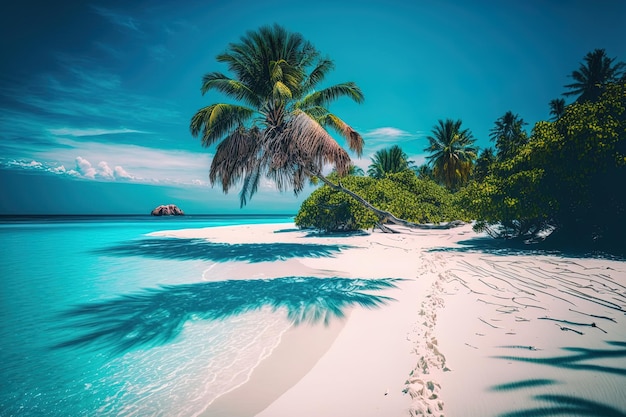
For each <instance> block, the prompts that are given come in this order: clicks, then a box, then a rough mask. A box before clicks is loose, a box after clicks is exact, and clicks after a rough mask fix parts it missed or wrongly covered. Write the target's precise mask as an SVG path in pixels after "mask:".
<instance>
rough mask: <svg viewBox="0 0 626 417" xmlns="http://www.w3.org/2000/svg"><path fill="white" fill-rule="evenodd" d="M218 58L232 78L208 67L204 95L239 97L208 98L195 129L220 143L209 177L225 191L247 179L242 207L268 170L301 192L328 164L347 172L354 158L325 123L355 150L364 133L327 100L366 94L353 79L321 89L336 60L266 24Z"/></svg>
mask: <svg viewBox="0 0 626 417" xmlns="http://www.w3.org/2000/svg"><path fill="white" fill-rule="evenodd" d="M217 61H218V62H222V63H225V64H227V66H228V69H229V70H230V71H231V72H232V73H233V74H234V77H232V78H231V77H229V76H227V75H225V74H222V73H220V72H211V73H208V74H206V75H205V76H204V77H203V80H202V88H201V91H202V94H205V93H207V92H208V91H210V90H217V91H219V92H221V93H223V94H225V95H226V96H228V97H230V98H231V99H233V100H235V101H236V102H240V103H241V104H231V103H216V104H211V105H209V106H206V107H203V108H201V109H200V110H198V111H197V112H196V114H194V116H193V117H192V119H191V123H190V129H191V133H192V135H193V136H200V137H201V140H202V144H203V145H204V146H205V147H209V146H212V145H214V144H216V143H217V149H216V152H215V156H214V158H213V161H212V162H211V169H210V174H209V179H210V181H211V184H214V183H216V182H219V183H221V185H222V188H223V190H224V192H227V191H228V190H229V189H230V188H231V187H233V186H234V185H235V184H237V183H239V182H240V181H241V180H242V189H241V192H240V202H241V205H242V206H243V205H245V204H246V202H247V200H248V199H249V198H250V197H252V195H253V194H254V193H255V192H256V191H257V188H258V185H259V182H260V179H261V178H262V177H264V176H266V177H268V178H270V179H271V180H273V181H274V182H275V183H276V185H277V187H278V188H279V189H280V190H284V189H287V188H291V189H293V191H294V192H295V193H296V194H297V193H298V192H300V191H302V189H303V187H304V185H305V184H306V180H307V179H308V178H310V177H312V176H317V177H320V176H321V173H322V170H323V168H324V167H325V165H326V164H331V165H334V167H335V169H336V170H337V172H338V173H339V174H340V175H345V174H347V173H348V170H349V168H350V165H351V160H350V157H349V156H348V153H347V152H346V151H345V150H344V149H343V148H342V147H341V146H340V145H339V144H338V143H337V142H336V141H335V139H333V137H332V136H331V135H330V134H329V133H328V132H327V131H326V128H332V129H333V130H335V131H336V132H338V133H339V134H340V135H341V136H343V137H344V138H345V139H346V140H347V143H348V146H349V148H350V149H352V150H353V151H355V152H356V153H357V154H358V155H360V154H361V152H362V149H363V138H362V137H361V135H360V134H359V133H357V132H356V131H355V130H354V129H353V128H351V127H350V126H349V125H347V124H346V123H345V122H344V121H343V120H341V119H340V118H339V117H337V116H336V115H334V114H332V113H331V112H330V111H329V110H328V109H327V105H328V104H330V103H331V102H332V101H334V100H336V99H338V98H340V97H348V98H350V99H352V100H354V101H355V102H357V103H361V102H362V101H363V94H362V92H361V90H360V89H359V87H357V86H356V84H354V83H352V82H347V83H342V84H336V85H333V86H330V87H326V88H320V87H319V84H320V82H321V81H322V80H323V79H324V78H325V76H326V75H327V74H328V72H329V71H330V70H331V69H332V68H333V63H332V61H331V60H329V59H327V58H322V57H320V54H319V52H318V51H317V50H316V49H315V48H314V47H313V45H312V44H311V43H309V42H307V41H305V40H304V38H303V37H302V35H300V34H299V33H290V32H288V31H287V30H285V29H284V28H283V27H281V26H279V25H274V26H264V27H262V28H260V29H259V30H258V31H255V32H248V33H247V34H246V36H244V37H242V38H241V41H240V42H239V43H232V44H230V45H229V46H228V49H227V51H226V52H224V53H222V54H220V55H218V56H217Z"/></svg>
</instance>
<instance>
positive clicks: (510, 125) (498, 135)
mask: <svg viewBox="0 0 626 417" xmlns="http://www.w3.org/2000/svg"><path fill="white" fill-rule="evenodd" d="M526 124H527V123H526V122H525V121H524V119H522V118H521V117H519V116H518V115H517V114H513V112H512V111H507V112H506V113H505V114H504V115H503V116H501V117H500V118H498V120H496V122H495V126H494V127H493V128H491V130H490V131H489V138H490V139H491V140H492V141H495V142H496V151H497V155H498V158H500V159H506V158H509V157H511V156H513V155H514V154H515V152H516V151H517V150H518V149H519V148H520V146H522V145H523V144H525V143H526V142H528V136H527V135H526V132H524V131H523V130H522V126H524V125H526Z"/></svg>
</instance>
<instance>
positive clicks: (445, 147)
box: [424, 119, 478, 190]
mask: <svg viewBox="0 0 626 417" xmlns="http://www.w3.org/2000/svg"><path fill="white" fill-rule="evenodd" d="M461 124H462V121H461V120H452V119H447V120H446V121H445V122H444V121H443V120H439V121H438V123H437V124H436V125H435V126H434V127H433V130H432V135H430V136H428V137H427V139H428V142H429V143H430V145H429V146H428V147H427V148H426V149H424V151H425V152H428V153H430V155H429V156H427V157H426V159H427V160H428V163H429V165H430V166H431V167H432V168H433V176H434V177H435V179H436V180H437V181H439V182H441V183H443V184H444V185H445V186H446V187H448V188H450V189H452V190H457V189H458V188H460V187H461V186H462V185H464V184H465V183H466V182H467V180H468V179H469V176H470V173H471V170H472V165H473V164H474V160H475V159H476V153H477V151H478V149H477V148H476V146H475V145H474V143H475V141H476V139H474V136H473V135H472V132H471V131H470V130H469V129H462V128H461Z"/></svg>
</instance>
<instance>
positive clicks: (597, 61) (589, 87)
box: [563, 49, 626, 102]
mask: <svg viewBox="0 0 626 417" xmlns="http://www.w3.org/2000/svg"><path fill="white" fill-rule="evenodd" d="M583 59H584V63H581V64H580V67H579V68H578V70H576V71H573V72H572V74H571V75H570V77H572V78H573V79H574V82H573V83H571V84H567V85H566V86H565V88H568V89H569V90H570V91H566V92H565V93H563V95H564V96H578V98H577V99H576V101H577V102H583V101H596V100H597V99H598V97H600V94H602V91H604V87H605V86H606V85H607V84H608V83H611V82H615V81H617V80H619V79H620V77H622V76H623V74H624V70H625V69H626V64H625V63H624V62H617V63H614V62H615V58H609V57H608V56H607V55H606V51H605V50H604V49H596V50H594V51H593V52H589V53H587V55H585V57H584V58H583Z"/></svg>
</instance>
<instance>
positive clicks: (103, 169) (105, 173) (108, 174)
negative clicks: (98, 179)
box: [98, 161, 113, 179]
mask: <svg viewBox="0 0 626 417" xmlns="http://www.w3.org/2000/svg"><path fill="white" fill-rule="evenodd" d="M98 168H100V169H99V170H98V175H100V176H102V177H104V178H109V179H112V178H113V170H112V169H111V167H109V164H107V163H106V162H105V161H100V163H98Z"/></svg>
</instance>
